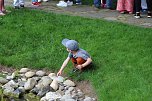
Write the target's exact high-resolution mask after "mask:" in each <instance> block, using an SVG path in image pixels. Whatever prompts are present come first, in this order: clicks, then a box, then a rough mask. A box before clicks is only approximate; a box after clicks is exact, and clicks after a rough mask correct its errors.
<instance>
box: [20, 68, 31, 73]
mask: <svg viewBox="0 0 152 101" xmlns="http://www.w3.org/2000/svg"><path fill="white" fill-rule="evenodd" d="M29 70H30V69H28V68H21V69H20V71H19V72H20V73H26V72H28V71H29Z"/></svg>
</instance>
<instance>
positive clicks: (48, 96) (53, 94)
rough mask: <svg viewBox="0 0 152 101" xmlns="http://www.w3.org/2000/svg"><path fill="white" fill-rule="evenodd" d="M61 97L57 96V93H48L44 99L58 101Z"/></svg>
mask: <svg viewBox="0 0 152 101" xmlns="http://www.w3.org/2000/svg"><path fill="white" fill-rule="evenodd" d="M61 97H62V96H61V95H60V94H59V93H57V92H48V93H46V96H45V98H46V99H47V100H49V99H53V100H55V101H56V99H58V98H59V99H60V98H61Z"/></svg>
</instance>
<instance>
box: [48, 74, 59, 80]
mask: <svg viewBox="0 0 152 101" xmlns="http://www.w3.org/2000/svg"><path fill="white" fill-rule="evenodd" d="M48 76H49V77H50V78H51V79H54V78H56V77H57V76H56V74H55V73H50V74H49V75H48Z"/></svg>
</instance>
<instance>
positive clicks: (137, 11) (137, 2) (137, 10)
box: [134, 0, 141, 18]
mask: <svg viewBox="0 0 152 101" xmlns="http://www.w3.org/2000/svg"><path fill="white" fill-rule="evenodd" d="M134 3H135V16H134V17H135V18H140V10H141V0H135V2H134Z"/></svg>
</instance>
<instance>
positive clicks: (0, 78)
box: [0, 77, 8, 84]
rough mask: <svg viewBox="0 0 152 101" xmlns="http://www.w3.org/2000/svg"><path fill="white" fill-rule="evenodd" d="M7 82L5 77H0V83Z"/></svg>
mask: <svg viewBox="0 0 152 101" xmlns="http://www.w3.org/2000/svg"><path fill="white" fill-rule="evenodd" d="M7 82H8V80H7V79H5V78H3V77H0V83H1V84H6V83H7Z"/></svg>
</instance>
